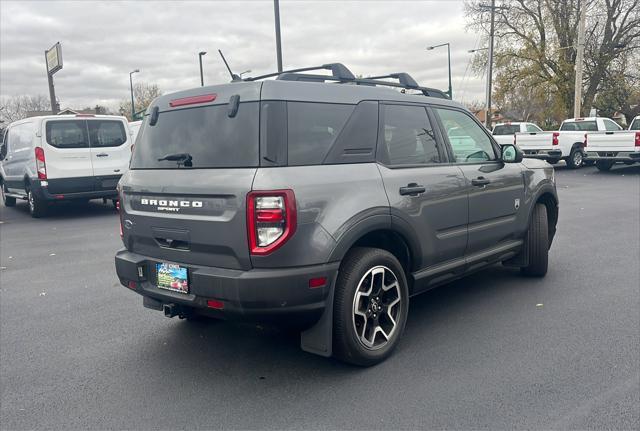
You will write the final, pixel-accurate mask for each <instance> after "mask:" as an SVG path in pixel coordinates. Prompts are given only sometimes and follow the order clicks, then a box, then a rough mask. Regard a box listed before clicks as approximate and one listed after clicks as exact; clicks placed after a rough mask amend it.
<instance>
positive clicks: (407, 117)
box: [381, 105, 441, 166]
mask: <svg viewBox="0 0 640 431" xmlns="http://www.w3.org/2000/svg"><path fill="white" fill-rule="evenodd" d="M383 119H384V123H383V136H382V142H383V148H382V152H381V159H382V162H383V163H385V164H389V165H392V166H393V165H421V164H431V163H440V162H441V158H440V153H439V151H438V144H437V141H436V137H435V133H434V131H433V127H432V126H431V123H430V122H429V117H428V116H427V111H426V109H425V108H424V107H422V106H404V105H383ZM385 153H386V154H385Z"/></svg>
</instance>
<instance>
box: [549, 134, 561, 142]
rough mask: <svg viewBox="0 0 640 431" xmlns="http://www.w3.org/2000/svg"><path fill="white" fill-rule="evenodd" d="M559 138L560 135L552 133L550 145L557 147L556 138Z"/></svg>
mask: <svg viewBox="0 0 640 431" xmlns="http://www.w3.org/2000/svg"><path fill="white" fill-rule="evenodd" d="M559 136H560V133H558V132H553V138H552V140H551V144H552V145H558V143H559V142H558V137H559Z"/></svg>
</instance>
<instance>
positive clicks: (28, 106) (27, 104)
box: [0, 94, 51, 124]
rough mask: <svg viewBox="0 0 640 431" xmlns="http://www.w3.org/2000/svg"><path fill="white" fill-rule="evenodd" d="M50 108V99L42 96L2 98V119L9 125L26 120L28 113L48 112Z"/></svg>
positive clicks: (0, 109) (0, 107)
mask: <svg viewBox="0 0 640 431" xmlns="http://www.w3.org/2000/svg"><path fill="white" fill-rule="evenodd" d="M50 108H51V106H50V104H49V98H48V97H46V96H43V95H41V94H38V95H35V96H32V95H21V96H9V97H2V98H0V119H1V120H3V121H4V122H5V123H7V124H8V123H11V122H13V121H18V120H22V119H23V118H26V117H27V113H28V112H31V111H47V110H49V109H50Z"/></svg>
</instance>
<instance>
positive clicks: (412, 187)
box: [400, 183, 427, 196]
mask: <svg viewBox="0 0 640 431" xmlns="http://www.w3.org/2000/svg"><path fill="white" fill-rule="evenodd" d="M426 190H427V189H426V188H425V187H424V186H421V185H419V184H418V183H409V184H407V185H406V186H404V187H400V194H401V195H402V196H418V195H420V194H422V193H424V192H425V191H426Z"/></svg>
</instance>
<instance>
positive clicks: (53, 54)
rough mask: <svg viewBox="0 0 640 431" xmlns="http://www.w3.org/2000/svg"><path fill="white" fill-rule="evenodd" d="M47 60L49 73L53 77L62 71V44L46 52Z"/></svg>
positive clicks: (57, 44)
mask: <svg viewBox="0 0 640 431" xmlns="http://www.w3.org/2000/svg"><path fill="white" fill-rule="evenodd" d="M45 56H46V59H47V73H48V74H49V75H53V74H54V73H56V72H57V71H58V70H60V69H62V46H61V45H60V42H58V43H56V44H55V45H53V46H52V47H51V49H49V50H48V51H46V52H45Z"/></svg>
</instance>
